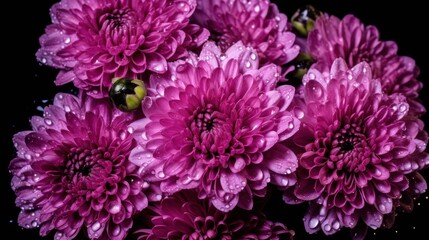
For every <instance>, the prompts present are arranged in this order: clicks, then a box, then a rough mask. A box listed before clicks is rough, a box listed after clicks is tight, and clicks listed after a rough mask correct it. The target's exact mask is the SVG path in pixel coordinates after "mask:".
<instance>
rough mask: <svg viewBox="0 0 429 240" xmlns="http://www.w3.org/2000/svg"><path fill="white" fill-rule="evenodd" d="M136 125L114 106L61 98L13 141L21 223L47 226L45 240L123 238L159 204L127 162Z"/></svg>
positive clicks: (61, 95) (12, 165)
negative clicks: (49, 239) (50, 239)
mask: <svg viewBox="0 0 429 240" xmlns="http://www.w3.org/2000/svg"><path fill="white" fill-rule="evenodd" d="M132 120H133V115H132V114H124V113H122V112H120V111H119V110H115V108H114V107H112V106H111V104H110V102H109V101H108V100H105V101H102V100H98V101H97V100H93V99H92V98H88V97H86V96H81V97H80V98H77V97H75V96H73V95H70V94H65V93H58V94H57V95H56V96H55V100H54V103H53V105H50V106H48V107H46V108H45V109H44V114H43V117H39V116H34V117H33V118H32V119H31V125H32V128H33V129H32V130H30V131H23V132H19V133H17V134H16V135H15V136H14V138H13V142H14V144H15V147H16V149H17V157H16V158H15V159H13V160H12V161H11V163H10V166H9V169H10V171H11V173H12V174H13V178H12V189H13V190H14V191H15V193H16V195H17V198H16V205H17V206H18V207H21V209H22V210H21V213H20V214H19V218H18V222H19V224H20V225H21V226H22V227H24V228H36V227H40V234H41V235H42V236H45V235H47V234H48V233H49V232H51V231H54V232H55V239H72V238H74V237H75V236H77V235H78V234H84V235H86V236H87V237H88V238H90V239H124V238H125V236H126V234H127V232H128V230H129V229H130V228H131V226H132V223H133V221H132V216H133V215H134V214H135V213H137V212H139V211H141V210H142V209H143V208H145V207H146V206H147V204H148V198H149V199H150V198H153V200H155V199H156V198H157V197H156V195H149V196H147V195H145V194H144V193H143V190H145V189H149V188H152V187H150V186H149V184H148V183H144V182H143V180H142V179H141V178H140V176H139V174H138V166H136V165H135V164H134V163H132V162H130V161H129V160H128V156H129V154H130V151H131V149H132V148H133V147H135V145H136V143H135V141H134V140H133V137H132V135H131V134H130V133H129V132H128V131H127V125H128V123H129V122H130V121H132ZM154 190H155V192H153V193H154V194H156V189H154Z"/></svg>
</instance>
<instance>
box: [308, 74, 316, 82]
mask: <svg viewBox="0 0 429 240" xmlns="http://www.w3.org/2000/svg"><path fill="white" fill-rule="evenodd" d="M308 78H309V79H310V80H314V79H316V75H314V73H309V74H308Z"/></svg>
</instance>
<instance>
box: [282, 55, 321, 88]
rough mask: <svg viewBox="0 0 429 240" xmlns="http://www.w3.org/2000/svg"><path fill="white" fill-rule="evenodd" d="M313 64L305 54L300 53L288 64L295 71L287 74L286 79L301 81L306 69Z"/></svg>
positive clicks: (310, 58) (311, 59)
mask: <svg viewBox="0 0 429 240" xmlns="http://www.w3.org/2000/svg"><path fill="white" fill-rule="evenodd" d="M313 63H314V59H313V58H312V57H311V56H310V55H309V54H307V53H302V52H301V53H300V54H299V55H298V56H297V57H296V58H295V59H294V60H292V62H291V63H290V64H292V65H293V66H294V67H295V69H294V70H293V71H291V72H290V73H288V74H287V76H286V77H287V78H288V79H291V80H292V81H299V82H300V81H301V80H302V77H303V76H304V74H306V73H307V71H308V69H309V68H310V67H311V65H312V64H313Z"/></svg>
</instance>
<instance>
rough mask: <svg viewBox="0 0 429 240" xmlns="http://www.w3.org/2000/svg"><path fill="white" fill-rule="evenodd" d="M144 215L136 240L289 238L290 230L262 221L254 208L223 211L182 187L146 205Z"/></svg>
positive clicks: (262, 239) (263, 219)
mask: <svg viewBox="0 0 429 240" xmlns="http://www.w3.org/2000/svg"><path fill="white" fill-rule="evenodd" d="M149 208H150V209H151V212H152V213H148V212H149V211H145V212H144V217H145V218H147V216H150V217H151V222H150V223H149V224H148V226H142V227H140V228H138V230H136V233H135V234H136V236H137V239H139V240H152V239H153V240H155V239H157V240H162V239H165V240H167V239H192V240H198V239H225V240H226V239H230V240H233V239H236V240H245V239H255V240H265V239H266V240H268V239H269V240H279V239H282V240H287V239H293V236H294V231H293V230H289V229H287V228H286V227H285V226H284V225H283V224H281V223H277V222H271V221H269V220H266V217H265V215H264V214H263V213H262V212H260V211H258V210H254V211H244V210H241V209H234V210H233V211H231V212H228V213H225V212H221V211H219V210H218V209H216V208H215V207H214V206H213V205H212V204H211V203H210V202H209V201H208V200H207V199H204V200H200V199H198V197H197V194H196V192H195V191H192V190H183V191H181V192H178V193H175V194H174V195H172V196H169V197H167V198H165V199H163V200H162V201H161V202H160V203H159V204H156V205H154V206H153V207H152V206H151V207H149Z"/></svg>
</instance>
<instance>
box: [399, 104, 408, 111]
mask: <svg viewBox="0 0 429 240" xmlns="http://www.w3.org/2000/svg"><path fill="white" fill-rule="evenodd" d="M407 110H408V106H407V105H406V104H401V105H400V106H399V111H400V112H405V111H407Z"/></svg>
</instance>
